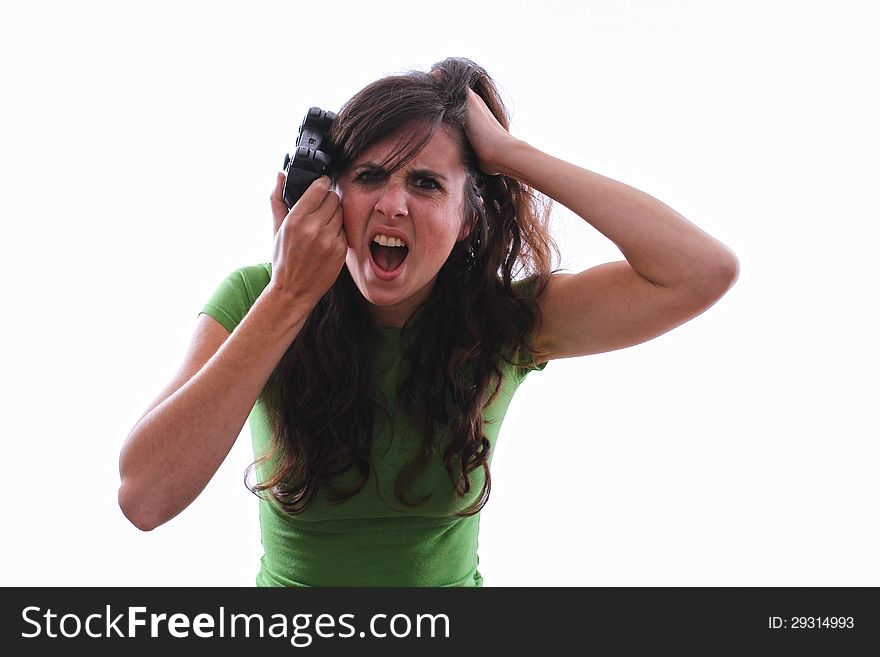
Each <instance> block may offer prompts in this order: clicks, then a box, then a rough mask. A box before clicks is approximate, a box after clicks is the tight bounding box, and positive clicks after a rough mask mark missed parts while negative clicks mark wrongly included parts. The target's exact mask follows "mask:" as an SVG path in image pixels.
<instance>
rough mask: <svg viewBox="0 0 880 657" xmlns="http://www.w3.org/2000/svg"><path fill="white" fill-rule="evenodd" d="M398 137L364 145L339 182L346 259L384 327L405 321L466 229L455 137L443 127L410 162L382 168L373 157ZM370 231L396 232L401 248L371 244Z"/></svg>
mask: <svg viewBox="0 0 880 657" xmlns="http://www.w3.org/2000/svg"><path fill="white" fill-rule="evenodd" d="M400 138H401V136H400V135H398V136H394V137H391V138H390V139H388V140H385V141H382V142H378V143H376V144H374V145H373V146H371V147H370V148H368V149H366V150H365V151H364V152H363V153H362V154H361V156H360V157H359V158H358V159H357V160H355V162H354V163H353V165H352V166H351V167H350V169H349V170H348V172H347V173H345V174H344V175H343V176H341V177H340V178H339V180H338V181H337V192H338V193H339V197H340V199H341V200H342V212H343V224H344V226H345V236H346V239H347V240H348V255H347V256H346V259H345V264H346V266H347V267H348V271H349V273H350V274H351V277H352V279H353V280H354V282H355V284H356V285H357V286H358V289H359V290H360V291H361V294H363V295H364V298H365V299H366V300H367V301H368V302H369V304H370V312H371V314H372V315H373V319H374V320H375V321H376V324H377V325H378V326H382V327H386V326H398V327H399V326H403V324H404V323H405V322H406V320H407V319H409V317H410V316H411V315H412V314H413V313H414V312H415V311H416V309H418V307H419V306H420V305H421V304H422V303H424V302H425V301H426V300H427V299H428V297H429V296H430V294H431V290H432V289H433V287H434V282H435V281H436V280H437V274H438V273H439V271H440V267H441V266H442V265H443V263H444V262H446V259H447V258H448V257H449V254H450V252H451V251H452V247H453V246H455V243H456V241H458V240H460V239H463V238H464V237H466V236H467V233H468V229H469V226H468V225H466V224H465V222H464V216H463V215H464V184H465V178H466V171H465V167H464V165H463V164H462V163H461V154H460V152H459V146H458V144H457V142H456V141H455V140H454V139H453V138H452V137H450V136H449V134H448V133H447V131H446V129H444V128H443V127H442V126H441V128H440V129H438V130H437V132H436V133H435V134H434V136H433V137H432V138H431V140H430V141H429V142H428V144H427V146H425V148H424V149H423V150H422V151H421V152H420V153H419V154H418V155H417V156H416V157H415V158H414V159H413V160H412V161H410V162H409V164H407V165H406V166H405V167H403V168H402V169H400V170H399V171H397V172H395V173H393V174H391V175H388V173H387V172H385V171H383V170H382V169H380V168H379V164H380V163H381V162H382V161H383V160H384V159H385V157H386V156H387V155H389V154H390V153H391V152H392V151H393V150H394V148H395V146H396V145H397V143H398V139H400ZM376 235H385V236H388V237H397V238H398V239H401V240H402V241H403V242H404V243H405V245H406V248H400V247H396V248H395V247H393V246H384V247H383V246H380V245H378V244H373V245H372V246H371V242H373V238H374V236H376ZM383 241H385V240H384V239H383ZM394 243H397V244H399V242H393V241H392V244H394ZM404 254H406V257H405V258H404V259H403V261H402V262H400V259H401V257H402V256H403V255H404ZM398 263H399V264H398ZM388 270H390V271H388Z"/></svg>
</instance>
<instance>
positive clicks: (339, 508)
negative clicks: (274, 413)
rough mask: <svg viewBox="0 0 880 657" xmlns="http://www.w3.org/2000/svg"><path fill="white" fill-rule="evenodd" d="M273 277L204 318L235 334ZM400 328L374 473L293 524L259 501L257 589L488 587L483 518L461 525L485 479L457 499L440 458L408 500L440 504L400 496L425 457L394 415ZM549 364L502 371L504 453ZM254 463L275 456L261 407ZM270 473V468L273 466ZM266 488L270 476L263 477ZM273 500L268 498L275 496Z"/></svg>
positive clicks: (488, 426)
mask: <svg viewBox="0 0 880 657" xmlns="http://www.w3.org/2000/svg"><path fill="white" fill-rule="evenodd" d="M270 278H271V263H263V264H261V265H253V266H249V267H242V268H240V269H237V270H236V271H234V272H233V273H232V274H230V275H229V276H228V277H227V278H226V279H225V280H224V281H223V282H222V283H221V284H220V286H219V287H218V288H217V290H216V291H215V292H214V294H213V295H212V296H211V298H210V299H209V301H208V302H207V303H206V304H205V305H204V307H203V308H202V310H201V312H202V313H205V314H208V315H210V316H211V317H213V318H214V319H216V320H217V321H218V322H220V323H221V324H222V325H223V326H224V327H226V329H227V330H228V331H230V333H231V332H232V331H233V330H235V327H236V326H238V324H239V323H240V322H241V320H242V319H243V318H244V316H245V315H246V314H247V312H248V310H250V308H251V306H253V304H254V303H255V302H256V299H257V297H258V296H259V295H260V293H261V292H262V291H263V289H264V288H265V287H266V285H268V283H269V280H270ZM400 331H401V329H399V328H380V329H378V333H379V335H378V338H377V343H376V345H375V347H376V348H375V350H374V354H375V358H374V362H373V370H372V382H373V383H372V384H373V388H372V390H373V394H375V393H376V392H381V395H376V396H375V397H374V399H376V400H382V401H383V403H385V402H386V401H387V403H388V406H389V407H388V411H389V415H390V417H391V418H392V421H391V423H390V424H391V426H388V425H389V423H388V420H387V418H385V416H384V414H383V413H381V412H380V413H376V414H375V427H374V436H373V445H372V456H373V467H372V469H371V472H370V475H369V479H368V480H367V483H366V485H365V486H364V488H363V489H361V491H360V492H359V493H357V494H356V495H355V496H354V497H351V498H349V499H348V500H346V501H345V502H343V503H341V504H335V505H334V504H331V503H330V502H329V501H328V500H327V499H326V498H325V497H324V496H323V494H322V491H321V490H319V492H318V495H316V496H315V498H314V500H313V501H312V503H311V505H310V506H309V507H308V508H307V509H306V510H305V511H304V512H303V513H301V514H299V515H296V516H291V515H288V514H286V513H285V512H284V511H283V509H281V507H280V506H279V505H278V504H277V503H276V502H275V501H274V500H271V501H265V500H261V501H260V503H259V504H260V529H261V534H262V544H263V550H264V553H265V554H264V555H263V557H262V559H261V560H260V571H259V573H258V575H257V578H256V583H257V586H482V585H483V578H482V576H481V575H480V573H479V571H478V570H477V566H478V564H479V557H478V556H477V536H478V532H479V524H480V514H479V513H477V514H476V515H472V516H469V517H457V516H455V515H454V514H455V513H456V512H460V511H462V510H464V509H466V508H467V507H468V506H470V505H471V504H473V503H474V502H476V501H477V499H478V498H479V494H480V491H481V490H482V488H483V484H484V481H485V474H484V472H483V469H482V468H478V469H477V470H474V471H472V472H471V473H470V482H471V489H470V492H469V493H468V495H467V496H465V497H463V498H457V497H456V493H455V489H454V488H453V486H452V481H451V480H450V478H449V474H448V473H447V472H446V469H445V467H444V466H443V464H442V462H441V461H440V460H439V458H437V457H435V459H434V460H433V461H431V462H429V464H428V466H427V467H426V469H425V470H424V472H423V473H422V474H421V476H420V478H419V479H417V480H416V482H415V483H414V484H413V485H412V487H411V488H410V489H409V490H408V499H410V500H418V499H421V498H422V497H423V496H424V495H426V494H427V493H429V492H430V493H432V495H431V497H430V498H429V499H428V500H426V501H425V502H423V503H422V504H421V505H420V506H417V507H407V506H404V505H403V504H401V502H400V501H399V500H398V499H397V497H396V495H395V493H394V482H395V478H396V477H397V475H398V473H399V472H400V471H401V469H402V468H403V467H404V465H406V463H407V462H408V461H409V460H410V459H411V458H412V457H413V456H414V455H415V454H416V451H415V450H417V449H418V448H419V446H420V445H421V443H422V438H421V436H420V435H419V434H418V432H417V431H416V430H415V429H414V428H413V426H412V424H411V423H410V422H409V420H408V417H407V414H406V413H402V412H395V406H396V404H397V399H396V394H395V390H396V389H397V386H398V384H399V382H400V380H401V378H402V377H403V376H404V375H405V371H404V367H403V365H404V363H403V361H402V351H401V348H400ZM545 366H546V363H542V364H540V365H534V364H532V365H531V366H530V367H525V368H520V367H515V366H513V365H510V364H508V363H503V364H502V368H503V372H504V382H503V384H502V389H501V393H500V394H499V396H498V397H497V398H496V400H495V401H494V402H493V403H492V404H491V405H490V406H489V407H488V408H487V409H486V411H485V415H484V431H485V435H486V437H487V438H488V440H489V442H490V444H491V445H492V448H491V450H490V452H489V461H490V463H491V457H492V455H493V454H494V452H495V442H496V439H497V437H498V432H499V430H500V429H501V423H502V421H503V419H504V414H505V413H506V412H507V408H508V406H509V405H510V401H511V399H512V398H513V394H514V392H515V391H516V389H517V388H518V387H519V385H520V384H521V383H522V381H523V380H524V379H525V377H526V375H527V374H528V373H529V372H530V371H532V370H535V369H538V370H542V369H544V367H545ZM248 420H249V423H250V429H251V436H252V442H253V449H254V458H255V459H257V458H259V457H260V456H263V455H264V454H266V453H268V451H269V446H270V444H271V443H270V437H271V432H270V429H269V422H268V416H267V413H266V408H265V407H264V405H263V402H262V400H258V401H257V403H256V404H255V405H254V407H253V409H252V410H251V413H250V416H249V418H248ZM263 467H268V466H266V465H264V466H263ZM355 470H356V469H355V468H351V469H350V470H349V471H348V472H346V473H343V474H342V475H340V476H339V477H338V478H337V479H334V484H335V485H336V486H338V487H340V488H341V489H342V490H348V488H349V486H350V484H351V483H352V482H354V481H356V479H357V477H358V473H357V472H355ZM256 474H257V476H258V477H259V479H260V481H263V480H264V478H265V476H266V474H267V473H266V472H265V471H264V470H263V469H261V468H259V467H258V468H257V473H256ZM267 495H268V493H267Z"/></svg>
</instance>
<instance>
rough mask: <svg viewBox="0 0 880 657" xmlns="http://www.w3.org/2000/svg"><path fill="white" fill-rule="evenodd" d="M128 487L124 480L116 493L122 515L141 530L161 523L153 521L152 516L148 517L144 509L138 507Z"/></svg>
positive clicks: (150, 529) (147, 529)
mask: <svg viewBox="0 0 880 657" xmlns="http://www.w3.org/2000/svg"><path fill="white" fill-rule="evenodd" d="M130 489H131V487H130V486H128V487H126V485H125V482H124V481H123V482H122V485H120V486H119V493H118V495H117V501H118V502H119V510H120V511H122V515H124V516H125V518H126V519H127V520H128V521H129V522H130V523H131V524H132V525H134V526H135V527H137V528H138V529H140V530H141V531H142V532H149V531H153V530H154V529H155V528H156V527H158V526H159V525H160V524H161V523H157V522H155V520H154V519H153V518H150V517H149V516H148V515H147V514H146V513H144V509H142V508H138V505H137V504H135V503H134V502H133V501H132V499H131V497H132V495H131V493H130Z"/></svg>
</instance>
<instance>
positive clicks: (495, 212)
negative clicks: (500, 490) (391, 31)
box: [245, 58, 559, 516]
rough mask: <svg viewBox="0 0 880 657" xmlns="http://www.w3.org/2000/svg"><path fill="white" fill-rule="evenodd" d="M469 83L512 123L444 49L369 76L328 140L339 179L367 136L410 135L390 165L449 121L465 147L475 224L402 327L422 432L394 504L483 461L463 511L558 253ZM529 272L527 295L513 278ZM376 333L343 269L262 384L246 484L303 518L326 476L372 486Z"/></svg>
mask: <svg viewBox="0 0 880 657" xmlns="http://www.w3.org/2000/svg"><path fill="white" fill-rule="evenodd" d="M468 89H473V90H474V91H475V92H476V93H477V94H478V95H479V96H480V97H481V98H482V99H483V100H484V101H485V102H486V105H487V106H488V108H489V110H490V111H491V112H492V114H493V115H494V116H495V118H496V119H497V120H498V121H499V123H501V125H503V126H504V128H505V129H507V128H508V127H509V123H510V121H509V117H508V115H507V112H506V110H505V108H504V105H503V103H502V101H501V99H500V96H499V93H498V90H497V88H496V86H495V84H494V82H493V81H492V79H491V78H490V77H489V75H488V74H487V73H486V71H485V70H484V69H483V68H481V67H480V66H478V65H477V64H475V63H474V62H472V61H470V60H468V59H464V58H449V59H445V60H443V61H442V62H439V63H437V64H434V65H433V66H432V67H431V70H430V71H429V72H423V71H410V72H407V73H404V74H400V75H392V76H389V77H385V78H382V79H380V80H377V81H375V82H373V83H371V84H369V85H368V86H366V87H365V88H364V89H362V90H361V91H360V92H358V93H357V94H356V95H355V96H353V97H352V98H351V99H350V100H349V101H348V102H347V103H346V104H345V105H344V106H343V108H342V109H341V110H340V112H339V113H338V115H337V117H336V119H335V120H334V122H333V126H332V128H331V132H330V142H331V143H330V146H329V150H330V151H331V154H332V158H333V170H332V171H331V172H330V173H331V178H333V179H334V180H337V179H338V178H339V177H340V176H342V175H344V174H345V173H346V172H347V171H348V170H349V168H350V167H351V166H352V165H353V164H354V162H355V161H356V160H357V158H358V157H359V156H360V154H361V153H363V152H364V151H365V150H366V149H367V148H369V147H370V146H371V145H372V144H375V143H376V142H379V141H381V140H383V139H386V138H389V137H393V136H397V135H402V134H407V135H408V136H409V139H408V140H404V141H403V142H401V144H400V145H399V147H398V148H397V149H396V150H395V151H394V152H392V153H391V154H390V155H389V156H388V158H387V159H386V162H384V163H383V165H382V166H383V168H384V167H387V169H386V170H388V171H389V172H394V171H397V170H399V169H401V168H402V167H404V166H406V164H407V163H408V162H410V161H411V160H412V159H413V158H414V157H416V156H417V155H418V153H419V152H420V151H421V150H422V148H424V146H425V145H426V144H427V143H428V141H430V139H431V138H432V136H433V135H434V133H435V132H436V130H437V129H438V128H440V127H441V126H442V127H443V128H444V129H446V130H447V131H448V133H449V134H450V135H451V136H453V137H454V139H455V140H456V141H457V143H458V145H459V146H460V152H461V160H462V162H463V164H464V165H465V169H466V171H467V175H466V180H465V190H464V191H465V194H464V196H465V203H464V206H465V207H464V217H463V218H462V220H463V221H465V222H469V223H470V228H471V230H470V233H469V236H468V237H467V238H465V239H462V240H460V241H459V242H458V243H457V244H456V245H455V247H454V248H453V250H452V253H451V254H450V256H449V258H448V259H447V260H446V262H445V263H444V264H443V266H442V267H441V269H440V271H439V274H438V276H437V279H436V281H435V285H434V287H433V289H432V291H431V295H430V297H429V298H428V299H427V301H425V303H424V304H423V305H422V306H421V307H420V308H419V309H418V310H417V311H416V312H415V313H414V314H413V315H412V316H411V317H410V318H409V320H408V321H407V322H406V323H405V324H404V326H403V327H402V329H401V334H400V335H401V338H400V339H401V345H402V348H403V350H404V361H405V363H406V364H407V365H408V369H407V371H408V374H407V376H406V379H405V381H403V384H402V385H401V386H400V389H399V391H398V393H399V395H400V399H402V401H403V405H404V408H405V410H406V412H407V413H408V414H409V417H410V418H412V420H413V423H414V426H416V427H417V428H418V429H419V431H420V433H421V435H422V437H423V443H422V445H421V448H420V450H419V455H418V457H416V458H415V459H413V460H412V461H410V462H409V463H407V464H406V465H405V467H404V468H403V469H402V470H401V472H400V473H399V474H398V476H397V479H396V481H395V486H394V490H395V495H396V496H397V498H398V500H399V501H400V502H402V503H403V504H405V505H406V506H410V507H415V506H418V505H419V504H421V503H422V502H424V501H425V500H426V499H428V497H430V494H429V495H428V496H426V497H423V498H421V499H420V500H409V499H407V490H408V489H409V488H410V486H411V485H412V484H413V483H414V482H415V481H416V479H417V478H418V477H419V475H420V474H421V473H422V472H423V471H424V469H425V467H426V465H427V464H428V463H429V461H430V459H432V458H436V457H439V458H441V459H442V462H443V464H444V466H445V469H446V471H447V472H448V474H449V476H450V479H451V481H452V484H453V487H454V489H455V492H456V495H458V496H459V497H462V496H465V495H466V494H468V493H469V492H470V488H471V482H470V477H469V475H470V473H471V472H472V471H473V470H475V469H477V468H481V467H482V468H483V470H484V472H485V478H484V479H485V480H484V485H483V488H482V491H481V492H480V495H479V497H478V498H477V501H476V502H475V503H474V504H472V505H471V506H469V507H468V508H467V509H465V510H464V511H462V512H460V513H458V514H457V515H460V516H466V515H473V514H476V513H478V512H479V511H480V509H482V507H483V506H484V505H485V504H486V502H487V501H488V498H489V492H490V489H491V477H490V473H489V450H490V443H489V440H488V439H487V438H486V436H485V435H484V433H483V411H484V409H485V408H486V407H487V406H489V405H490V404H491V403H492V402H493V401H494V400H495V399H496V397H497V396H498V394H499V392H500V389H501V382H502V376H503V373H502V367H501V363H502V360H504V361H506V362H507V363H510V364H515V365H519V366H524V365H525V364H527V362H529V356H530V355H531V357H535V358H539V357H541V356H543V355H545V354H541V353H540V352H539V351H538V350H537V348H536V347H535V345H533V344H532V342H531V340H532V337H533V336H534V334H535V332H536V329H537V328H538V327H539V326H540V312H539V309H538V306H537V302H536V299H537V297H538V296H540V294H541V292H542V291H543V290H544V288H545V286H546V284H547V281H548V280H549V278H550V276H551V274H552V273H553V272H554V271H556V270H553V269H551V267H552V266H553V262H554V261H553V260H552V259H551V258H552V255H553V254H555V256H556V261H558V258H559V251H558V247H557V245H556V244H555V242H554V240H553V238H552V237H551V235H550V231H549V223H550V210H551V202H550V201H549V200H548V199H546V198H545V197H543V196H540V195H539V194H538V193H537V192H536V191H534V190H532V189H530V188H529V187H528V186H526V185H524V184H523V183H521V182H520V181H518V180H515V179H513V178H510V177H506V176H504V175H498V176H486V175H483V173H482V172H481V171H480V169H479V167H478V165H477V159H476V155H475V154H474V151H473V149H472V148H471V146H470V144H469V142H468V140H467V137H466V133H465V121H466V118H467V101H468ZM526 277H527V278H528V279H529V281H528V283H529V286H528V287H530V288H532V291H531V292H530V293H527V292H526V291H525V290H524V289H523V288H522V286H519V285H517V286H515V285H514V283H516V282H519V281H521V279H522V278H526ZM421 326H430V327H431V330H419V327H421ZM376 331H377V328H376V326H375V323H374V321H373V320H372V318H371V315H370V313H369V310H368V304H367V302H366V299H364V297H363V295H362V294H361V293H360V291H359V290H358V288H357V286H356V285H355V284H354V281H353V280H352V278H351V275H350V274H349V272H348V269H347V267H343V268H342V270H341V272H340V274H339V277H338V278H337V280H336V281H335V283H334V284H333V286H332V287H331V288H330V289H329V290H328V291H327V293H326V294H325V295H324V296H323V297H322V298H321V299H320V301H319V302H318V303H317V305H316V306H315V307H314V309H313V310H312V311H311V313H310V314H309V316H308V318H307V320H306V322H305V324H304V326H303V328H302V329H301V330H300V332H299V334H298V335H297V337H296V339H295V340H294V341H293V343H292V344H291V345H290V347H289V348H288V350H287V352H286V353H285V355H284V356H283V357H282V358H281V360H280V361H279V363H278V365H277V366H276V368H275V370H274V371H273V373H272V375H271V376H270V377H269V380H268V381H267V383H266V386H265V387H264V389H263V391H262V393H261V399H262V401H263V403H264V405H265V407H266V409H267V415H268V418H269V423H270V426H271V429H272V441H271V452H270V453H269V454H266V455H264V456H262V457H260V458H259V459H257V460H256V461H254V462H253V463H251V465H250V466H248V469H247V470H246V471H245V485H246V486H248V488H249V489H250V490H251V491H252V492H253V493H254V494H255V495H257V496H261V497H262V495H261V494H262V493H264V492H265V491H269V492H271V495H272V497H273V498H274V499H275V500H276V501H277V502H278V503H279V504H280V505H281V507H282V508H283V509H284V510H285V511H286V512H287V513H289V514H294V515H295V514H299V513H302V512H303V511H304V510H305V509H306V508H307V507H308V506H309V504H310V503H311V502H312V500H313V499H314V498H315V495H316V494H317V493H318V490H319V489H320V488H321V487H324V488H325V489H326V493H325V494H326V495H327V499H328V500H329V501H330V502H331V503H334V504H338V503H341V502H344V501H345V500H347V499H349V498H350V497H352V496H354V495H355V494H357V493H358V492H359V491H360V490H361V489H362V488H363V486H364V485H365V484H366V482H367V480H368V478H369V473H370V468H371V446H372V440H373V420H374V413H375V412H376V411H381V410H385V409H384V408H383V407H382V406H381V405H379V404H377V403H375V402H374V401H373V400H372V399H371V396H370V389H369V388H370V363H371V358H372V357H373V352H372V350H371V345H372V342H371V338H372V337H373V336H375V332H376ZM386 413H387V411H386ZM438 428H443V429H445V430H446V431H447V432H448V434H449V435H450V436H451V439H450V441H449V443H448V445H447V446H446V447H445V448H444V449H441V447H440V441H438V440H436V439H435V438H436V433H437V431H436V430H437V429H438ZM441 452H442V453H441ZM267 460H271V461H272V462H273V463H274V466H275V467H274V469H273V470H272V472H271V473H270V475H269V476H268V477H267V478H266V480H265V481H263V482H262V483H257V484H255V485H253V486H249V485H248V483H247V481H248V473H249V471H250V470H251V469H252V468H253V467H255V466H257V465H259V464H261V463H263V462H265V461H267ZM351 468H356V472H358V473H359V474H360V477H359V479H357V481H356V482H355V484H354V486H352V487H351V489H350V490H339V489H338V488H336V487H334V486H333V485H332V479H333V478H334V477H335V476H337V475H339V474H341V473H344V472H347V471H348V470H349V469H351Z"/></svg>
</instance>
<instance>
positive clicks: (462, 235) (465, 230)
mask: <svg viewBox="0 0 880 657" xmlns="http://www.w3.org/2000/svg"><path fill="white" fill-rule="evenodd" d="M477 221H478V218H477V213H476V212H475V213H474V214H472V215H471V220H470V221H468V222H465V223H463V224H462V225H461V230H459V231H458V239H457V240H455V241H456V242H460V241H461V240H463V239H467V237H468V236H469V235H470V234H471V232H473V230H474V226H476V225H477Z"/></svg>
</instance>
